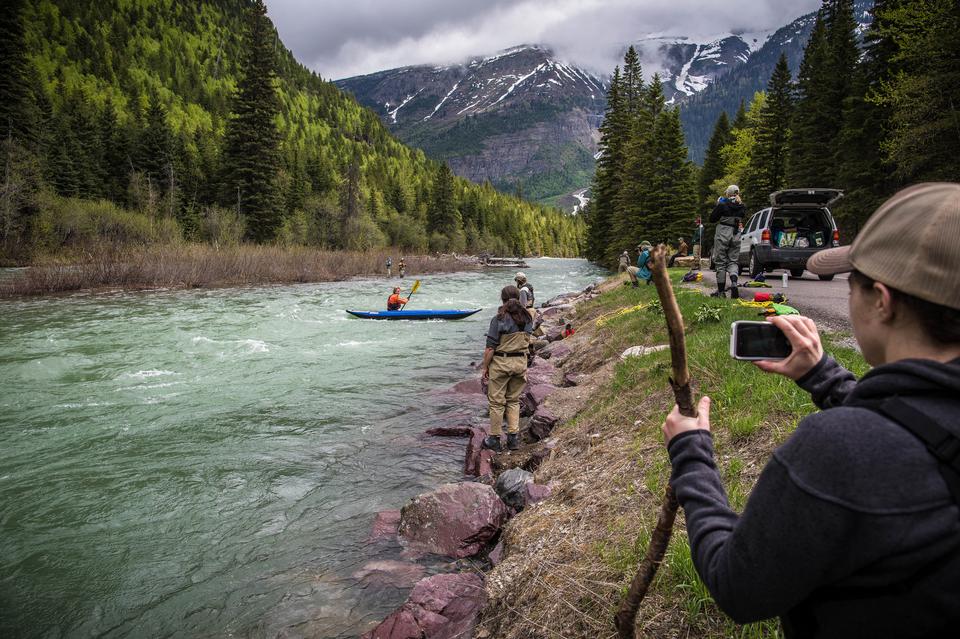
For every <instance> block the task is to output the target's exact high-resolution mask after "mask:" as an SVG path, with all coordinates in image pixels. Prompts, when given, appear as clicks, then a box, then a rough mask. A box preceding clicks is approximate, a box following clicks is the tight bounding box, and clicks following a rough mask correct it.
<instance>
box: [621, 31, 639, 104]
mask: <svg viewBox="0 0 960 639" xmlns="http://www.w3.org/2000/svg"><path fill="white" fill-rule="evenodd" d="M622 86H623V105H624V110H625V112H626V116H627V117H628V118H631V119H632V118H635V117H637V114H638V113H639V112H640V108H641V106H642V102H643V95H644V86H643V69H642V67H641V65H640V56H638V55H637V51H636V49H634V48H633V46H632V45H631V46H630V48H629V49H627V53H626V54H625V55H624V56H623V85H622Z"/></svg>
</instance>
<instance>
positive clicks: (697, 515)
mask: <svg viewBox="0 0 960 639" xmlns="http://www.w3.org/2000/svg"><path fill="white" fill-rule="evenodd" d="M958 234H960V184H949V183H932V184H918V185H916V186H912V187H910V188H907V189H904V190H902V191H900V192H899V193H897V194H896V195H894V196H893V197H892V198H890V199H889V200H887V201H886V202H884V203H883V204H882V205H881V206H880V208H878V209H877V210H876V212H874V214H873V215H872V216H871V217H870V219H869V220H867V223H866V224H865V225H864V226H863V229H862V230H861V231H860V233H859V234H858V235H857V237H856V239H855V240H854V241H853V244H852V245H850V246H843V247H839V248H833V249H826V250H823V251H820V252H818V253H816V254H815V255H814V256H812V257H811V258H810V261H809V262H808V263H807V269H808V270H809V271H811V272H812V273H816V274H818V275H834V274H839V273H850V281H849V283H850V299H849V305H850V321H851V323H852V325H853V334H854V336H855V337H856V340H857V344H858V345H859V347H860V350H861V351H862V352H863V357H864V359H865V360H866V361H867V363H868V364H870V365H871V366H873V368H872V369H871V370H870V371H869V372H868V373H866V374H865V375H864V376H863V377H861V378H860V379H859V380H858V379H857V378H856V377H855V376H854V375H853V373H851V372H850V371H848V370H846V369H844V368H843V367H842V366H841V365H840V364H838V363H837V362H836V361H835V360H834V359H833V358H832V357H830V356H829V355H828V354H827V353H826V352H825V351H824V348H823V346H822V345H821V342H820V335H819V333H818V331H817V326H816V324H814V322H813V320H811V319H808V318H806V317H801V316H799V315H787V316H783V317H774V318H771V319H770V320H769V321H770V322H772V323H773V324H774V325H775V326H776V327H778V328H779V329H780V330H781V331H783V333H784V335H785V336H786V338H787V339H788V340H789V341H790V344H791V346H792V347H793V350H792V352H791V354H790V355H789V356H788V357H787V358H786V359H783V360H776V361H760V362H756V365H757V367H758V368H760V369H762V370H763V371H766V372H768V373H776V374H779V375H783V376H784V377H786V378H788V379H791V380H793V381H794V382H795V383H796V384H797V385H798V386H799V387H800V388H801V389H803V390H805V391H807V392H809V393H810V395H811V398H812V399H813V402H814V403H815V404H816V405H817V406H818V407H820V409H821V410H820V412H816V413H813V414H811V415H808V416H807V417H805V418H804V419H803V420H802V421H801V422H800V423H799V424H798V425H797V427H796V429H795V430H794V432H793V433H792V434H791V435H790V436H789V438H788V439H787V440H786V442H784V443H783V444H782V445H781V446H780V447H778V448H777V449H776V450H774V451H773V454H772V456H771V457H770V459H769V461H768V462H767V464H766V467H765V468H764V469H763V471H762V472H761V473H760V477H759V479H757V483H756V485H755V486H754V488H753V490H752V491H751V493H750V499H749V500H748V501H747V504H746V507H745V508H744V510H743V512H742V513H741V514H738V513H736V512H735V511H734V510H733V509H731V508H730V504H729V502H728V500H727V495H726V494H725V492H724V489H723V481H722V478H721V476H720V473H719V471H718V470H717V468H718V465H717V463H716V461H715V459H714V448H713V438H712V436H711V434H710V399H709V398H708V397H704V398H702V399H701V400H700V404H699V408H698V412H699V417H684V416H682V415H681V414H680V412H679V409H678V408H677V407H674V409H673V411H672V412H671V413H670V415H669V416H668V417H667V419H666V422H665V423H664V425H663V433H664V437H665V439H666V443H667V451H668V452H669V455H670V461H671V464H672V466H673V473H672V475H671V478H670V485H671V486H672V487H673V490H674V492H675V494H676V497H677V500H678V501H679V503H680V505H681V506H683V509H684V511H685V518H686V523H687V534H688V536H689V541H690V554H691V556H692V557H693V563H694V566H695V567H696V569H697V573H699V575H700V577H701V578H702V579H703V582H704V583H705V584H706V586H707V588H708V589H709V590H710V594H711V595H713V598H714V600H716V602H717V605H719V606H720V608H721V609H722V610H723V611H724V612H726V613H727V614H728V615H730V616H731V617H732V618H733V619H734V621H736V622H737V623H749V622H752V621H758V620H760V619H767V618H770V617H775V616H779V617H780V618H781V621H782V623H783V629H784V635H785V636H786V637H891V638H893V637H896V638H897V639H906V638H911V637H914V638H921V637H955V636H957V631H958V622H960V608H958V605H957V604H958V602H960V243H958V242H957V241H956V238H957V236H958ZM744 390H748V389H744ZM771 408H773V406H771Z"/></svg>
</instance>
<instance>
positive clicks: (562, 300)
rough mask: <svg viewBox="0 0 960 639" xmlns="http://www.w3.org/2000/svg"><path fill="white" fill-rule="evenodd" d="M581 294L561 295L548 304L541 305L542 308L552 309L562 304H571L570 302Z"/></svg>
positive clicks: (548, 301) (549, 300)
mask: <svg viewBox="0 0 960 639" xmlns="http://www.w3.org/2000/svg"><path fill="white" fill-rule="evenodd" d="M579 295H580V294H579V293H561V294H560V295H557V296H556V297H551V298H550V299H548V300H547V301H546V302H544V303H543V304H541V305H540V308H551V307H553V306H559V305H560V304H569V303H570V301H571V300H572V299H573V298H575V297H578V296H579Z"/></svg>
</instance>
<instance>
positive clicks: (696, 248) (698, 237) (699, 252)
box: [690, 216, 703, 271]
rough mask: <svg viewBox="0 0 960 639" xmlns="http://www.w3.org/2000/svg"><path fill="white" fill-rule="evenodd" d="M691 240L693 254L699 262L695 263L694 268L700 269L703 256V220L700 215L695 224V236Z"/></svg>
mask: <svg viewBox="0 0 960 639" xmlns="http://www.w3.org/2000/svg"><path fill="white" fill-rule="evenodd" d="M690 242H691V243H692V244H693V256H694V257H695V258H697V263H696V264H694V265H693V268H694V269H696V270H698V271H699V270H700V259H701V258H702V256H703V221H702V220H701V219H700V217H699V216H698V217H697V221H696V223H695V224H694V229H693V237H691V238H690Z"/></svg>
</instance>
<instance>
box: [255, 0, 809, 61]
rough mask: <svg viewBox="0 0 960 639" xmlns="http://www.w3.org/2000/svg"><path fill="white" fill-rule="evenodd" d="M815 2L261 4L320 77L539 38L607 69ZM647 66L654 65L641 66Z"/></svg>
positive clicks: (283, 0) (756, 27)
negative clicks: (628, 56) (644, 45)
mask: <svg viewBox="0 0 960 639" xmlns="http://www.w3.org/2000/svg"><path fill="white" fill-rule="evenodd" d="M819 5H820V2H819V0H723V1H722V2H721V1H719V0H673V1H672V2H664V1H663V0H484V1H483V2H478V1H476V0H394V1H392V2H391V1H388V0H349V1H347V2H343V1H342V0H341V1H334V0H319V1H316V0H314V1H311V0H267V9H268V13H269V15H270V17H271V18H272V19H273V21H274V23H275V24H276V25H277V28H278V30H279V31H280V36H281V38H283V41H284V43H285V44H286V45H287V46H288V47H289V48H290V49H292V50H293V52H294V54H295V55H296V56H297V58H298V59H299V60H300V61H301V62H303V63H304V64H306V65H307V66H308V67H310V68H311V69H313V70H315V71H317V72H318V73H320V75H322V76H323V77H325V78H332V79H337V78H342V77H348V76H352V75H360V74H364V73H372V72H374V71H379V70H383V69H391V68H395V67H399V66H406V65H412V64H446V63H451V62H458V61H462V60H465V59H467V58H468V57H470V56H474V55H480V54H489V53H493V52H495V51H498V50H500V49H505V48H507V47H511V46H514V45H518V44H532V43H536V44H545V45H548V46H550V47H551V48H553V49H554V50H555V51H556V52H557V53H558V54H559V55H560V56H561V57H563V58H564V59H565V60H567V61H569V62H573V63H576V64H578V65H580V66H582V67H584V68H587V69H589V70H591V71H594V72H595V73H602V74H606V73H609V72H610V71H612V69H613V66H614V65H615V64H617V63H618V62H619V61H620V58H621V56H622V52H623V50H624V49H625V47H626V46H627V45H629V44H631V43H634V42H637V41H638V40H640V39H642V38H643V37H645V36H648V35H650V34H659V35H665V36H691V37H695V38H701V39H702V38H707V37H710V36H715V35H720V34H724V33H728V32H731V31H736V32H741V31H760V30H765V29H771V28H776V27H780V26H783V25H784V24H786V23H787V22H789V21H790V20H793V19H794V18H797V17H799V16H800V15H803V14H804V13H808V12H810V11H813V10H815V9H816V8H817V7H818V6H819ZM646 70H647V71H648V72H650V73H652V71H653V70H655V65H651V64H649V63H648V65H647V69H646Z"/></svg>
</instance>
